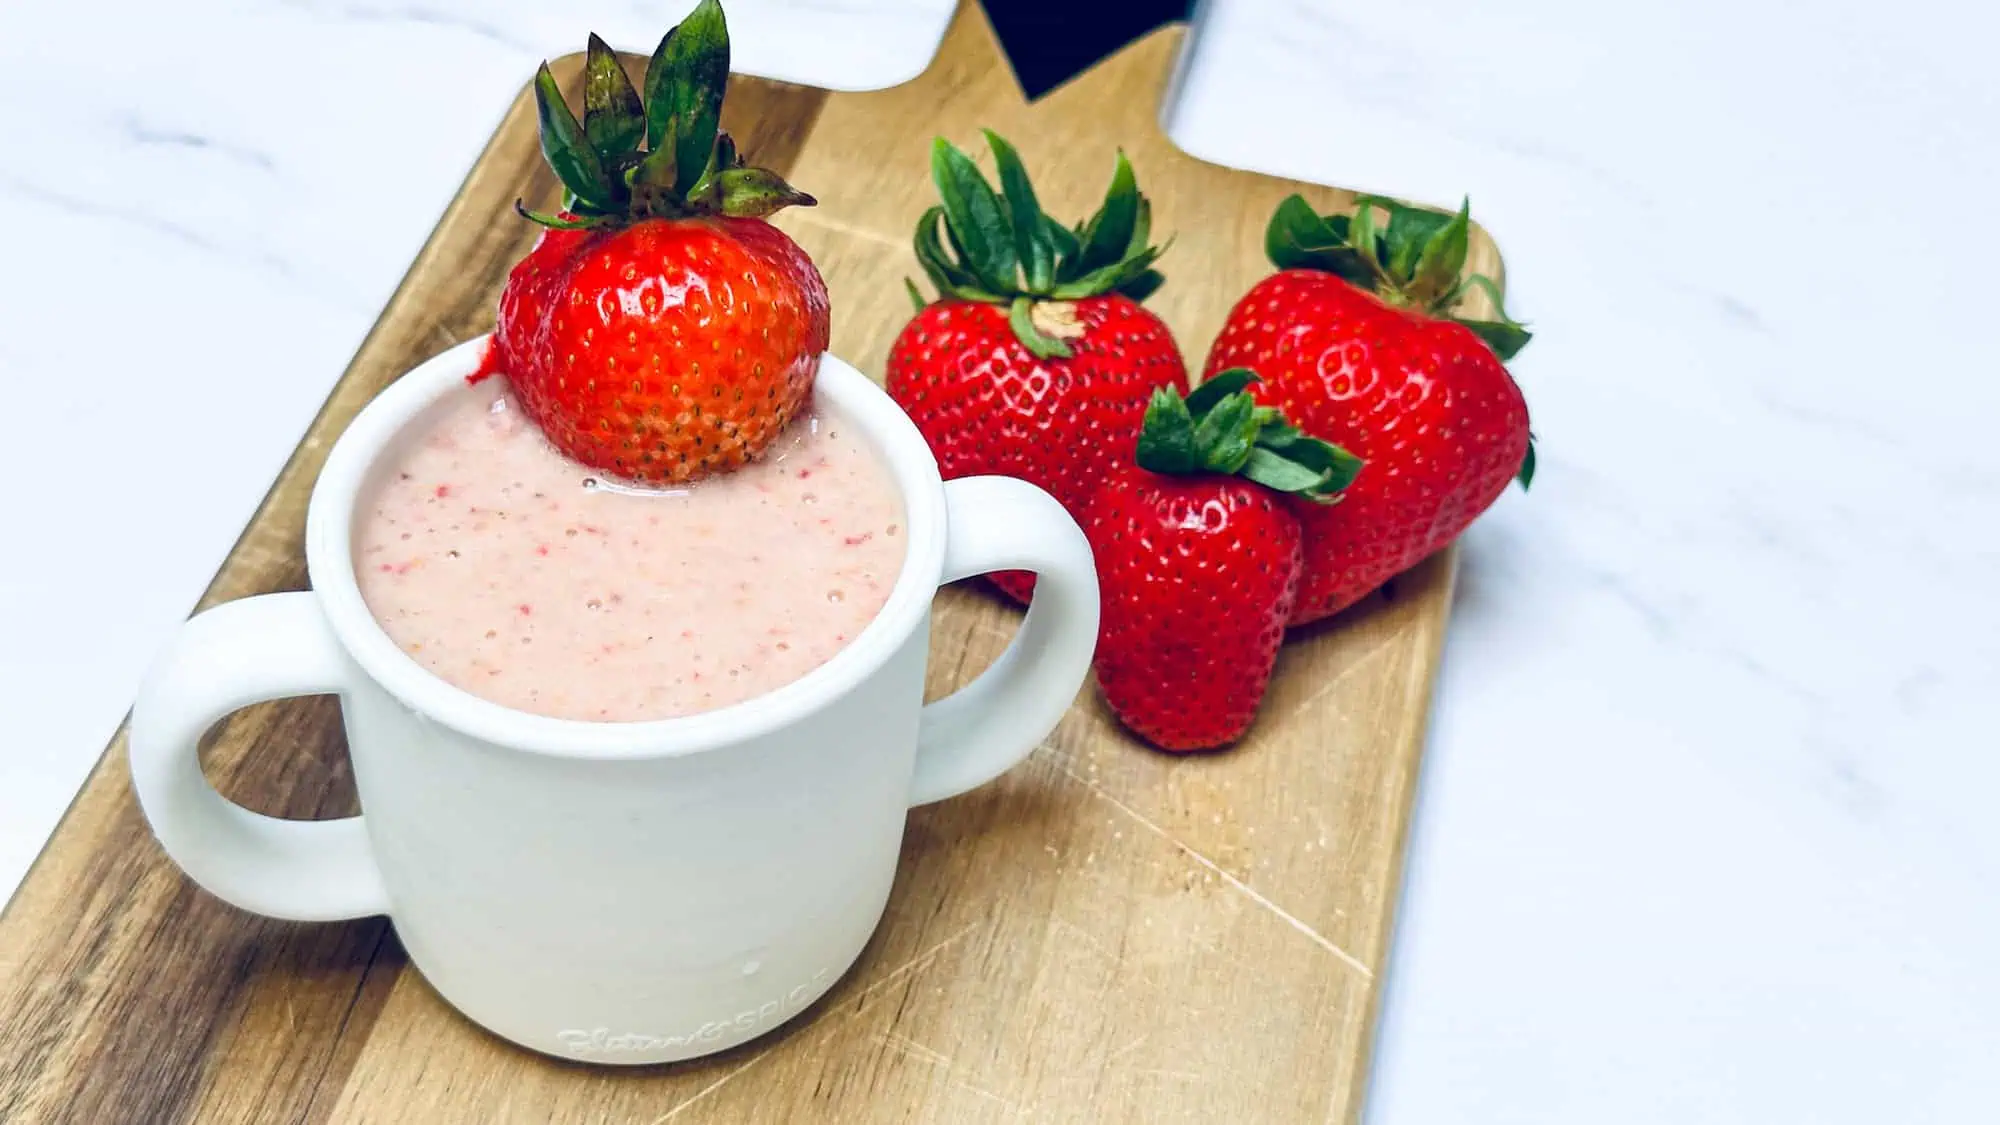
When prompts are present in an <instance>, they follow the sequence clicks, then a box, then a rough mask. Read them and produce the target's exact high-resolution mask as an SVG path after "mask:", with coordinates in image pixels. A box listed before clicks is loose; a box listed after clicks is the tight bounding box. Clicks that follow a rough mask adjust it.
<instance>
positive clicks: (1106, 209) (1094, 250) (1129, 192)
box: [1077, 149, 1139, 276]
mask: <svg viewBox="0 0 2000 1125" xmlns="http://www.w3.org/2000/svg"><path fill="white" fill-rule="evenodd" d="M1138 221H1139V181H1138V178H1137V177H1136V176H1134V175H1133V173H1132V162H1131V161H1129V160H1127V159H1125V150H1123V149H1120V150H1118V164H1117V167H1115V168H1113V169H1112V172H1111V186H1110V188H1108V189H1106V191H1105V193H1104V206H1103V207H1102V208H1100V209H1099V210H1098V212H1097V214H1095V215H1093V216H1091V218H1090V222H1089V223H1087V224H1086V225H1085V227H1084V232H1083V254H1082V256H1081V257H1080V258H1079V259H1078V261H1077V268H1078V269H1079V270H1080V271H1081V272H1082V273H1083V275H1085V276H1088V275H1089V274H1090V273H1091V272H1092V271H1093V270H1098V269H1102V268H1104V267H1106V266H1110V265H1113V264H1115V263H1116V262H1117V261H1118V260H1119V259H1121V258H1123V257H1125V253H1126V249H1127V248H1128V247H1130V246H1131V245H1132V232H1133V231H1134V230H1136V229H1137V228H1138Z"/></svg>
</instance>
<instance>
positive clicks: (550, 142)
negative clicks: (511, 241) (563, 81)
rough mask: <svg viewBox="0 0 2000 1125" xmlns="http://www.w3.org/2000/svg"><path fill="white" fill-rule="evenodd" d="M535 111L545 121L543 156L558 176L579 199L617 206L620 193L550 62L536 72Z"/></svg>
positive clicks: (598, 205)
mask: <svg viewBox="0 0 2000 1125" xmlns="http://www.w3.org/2000/svg"><path fill="white" fill-rule="evenodd" d="M535 113H536V116H537V117H538V118H539V119H540V122H541V132H542V156H543V158H545V159H546V160H547V161H548V162H549V167H550V168H551V169H553V170H554V171H555V174H556V178H557V179H559V180H561V181H562V184H563V186H564V187H565V188H567V189H568V190H569V192H570V194H572V195H574V196H575V197H576V199H577V201H578V202H581V203H585V204H589V205H590V206H592V207H596V208H598V209H600V210H610V209H611V208H612V207H613V206H615V205H616V204H617V202H618V201H617V198H616V195H617V193H616V191H615V190H614V189H613V187H612V184H611V181H610V178H609V177H607V176H606V175H605V174H604V163H603V161H601V160H599V159H598V158H597V150H596V149H595V148H592V147H591V144H590V140H589V138H587V137H585V136H584V133H583V126H581V125H578V124H577V121H576V116H575V115H574V114H572V113H571V112H570V111H569V106H568V104H566V103H565V102H564V101H563V96H562V88H561V87H559V86H557V85H556V79H555V75H553V74H550V73H549V64H547V63H543V64H542V67H541V69H540V70H538V71H536V72H535Z"/></svg>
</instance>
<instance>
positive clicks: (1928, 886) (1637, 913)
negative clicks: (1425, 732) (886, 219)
mask: <svg viewBox="0 0 2000 1125" xmlns="http://www.w3.org/2000/svg"><path fill="white" fill-rule="evenodd" d="M166 7H171V8H172V9H173V11H172V12H171V14H170V13H168V12H166V11H163V10H161V9H163V8H166ZM685 7H687V4H686V3H685V0H658V2H657V3H644V2H639V3H629V4H621V3H613V2H610V0H581V2H577V3H571V4H564V5H552V4H530V3H527V2H525V0H504V2H494V0H488V2H484V3H476V2H474V0H283V2H270V3H264V4H254V5H253V4H249V3H230V2H227V0H188V2H186V3H181V4H176V5H171V6H160V5H146V4H141V3H138V2H136V0H97V2H96V3H94V4H92V5H89V6H87V8H86V9H85V10H86V11H88V13H89V14H90V18H89V19H88V20H82V21H80V20H79V19H78V17H77V16H76V15H75V14H72V13H59V12H58V11H57V10H56V8H57V6H55V5H52V4H46V3H44V4H39V5H29V4H25V3H23V4H14V5H9V6H7V7H6V8H5V9H0V101H4V104H6V105H8V106H9V107H10V108H12V109H13V110H14V112H13V113H12V114H10V121H9V127H8V130H7V139H8V143H7V144H6V145H4V146H0V205H3V206H4V210H5V214H6V215H7V216H8V218H9V220H10V223H9V228H10V229H9V237H8V250H7V253H6V255H5V258H4V260H5V262H6V265H7V268H6V269H5V270H4V271H0V389H3V390H4V392H5V394H4V399H0V401H4V404H5V409H6V410H7V412H8V414H9V421H10V423H11V433H10V435H9V440H8V441H7V442H6V443H4V444H0V481H4V482H5V483H4V484H0V489H4V491H0V502H4V505H5V507H4V512H5V520H6V526H7V527H9V528H10V529H12V530H10V531H9V532H8V533H7V534H6V535H5V536H4V538H3V539H0V548H4V549H0V894H4V893H6V892H7V891H8V889H9V888H11V886H12V885H13V883H14V881H15V880H16V879H17V878H18V877H19V875H20V874H21V873H22V872H23V871H24V870H25V869H26V866H27V864H28V863H29V862H30V861H31V860H32V858H33V855H34V853H35V851H36V850H37V849H38V848H39V846H40V844H41V842H42V840H43V838H44V837H45V836H46V833H47V832H48V830H49V829H50V828H51V827H52V826H53V824H54V821H55V819H56V818H57V817H58V816H59V815H60V813H61V811H62V808H63V806H64V804H65V803H66V802H67V800H68V798H69V796H70V794H71V793H72V792H73V791H74V788H75V786H76V785H77V783H78V782H79V781H80V780H81V778H82V776H83V773H84V771H85V770H86V769H87V768H88V766H89V764H90V762H91V761H92V759H93V758H94V756H95V754H96V753H97V751H98V749H99V747H100V746H101V744H102V742H103V740H104V738H105V736H106V735H107V734H109V733H110V731H111V730H112V728H113V727H114V726H115V725H116V723H117V721H118V718H119V716H120V713H121V712H122V710H123V708H124V707H125V705H126V703H127V701H128V700H129V697H130V695H131V692H132V688H133V686H134V684H135V683H136V681H137V678H138V676H139V674H140V671H141V670H142V668H143V666H144V664H145V662H146V660H147V659H148V658H149V657H150V655H151V653H152V652H153V650H154V648H155V647H156V646H157V644H158V643H159V642H160V641H161V640H162V639H163V638H164V637H165V635H166V634H167V633H168V632H169V630H170V629H171V628H172V626H173V624H174V622H175V621H176V620H177V619H178V618H179V617H180V616H181V615H182V614H183V613H184V612H185V611H186V609H187V607H188V605H189V604H190V603H191V602H192V600H193V598H194V597H195V595H196V593H197V592H198V591H199V590H200V588H201V586H202V585H203V583H204V582H205V580H206V579H207V577H208V575H209V574H210V573H211V572H212V571H213V569H214V567H215V565H216V563H217V562H218V561H219V559H220V558H221V556H222V554H223V553H224V551H225V550H226V549H227V547H228V544H229V542H230V540H231V538H232V536H233V535H234V533H235V532H236V530H237V529H238V528H239V527H240V526H241V525H242V523H243V521H244V519H245V518H246V517H247V515H248V514H249V512H250V511H251V509H252V507H253V506H254V505H255V503H256V501H257V499H258V498H259V496H260V495H261V493H262V491H263V489H264V487H265V485H266V483H267V482H268V481H269V479H270V477H271V475H272V474H273V472H274V471H275V470H276V468H277V467H278V465H279V464H280V462H281V461H282V459H283V457H284V456H285V454H286V452H287V451H288V450H289V449H290V448H291V446H292V445H293V443H294V441H295V440H296V438H297V435H298V434H299V432H300V431H301V430H302V429H303V427H304V426H305V424H306V422H307V421H308V420H309V418H310V417H311V415H312V412H313V410H314V409H315V407H316V406H317V405H318V403H319V401H320V399H321V397H322V396H323V394H324V392H325V390H326V388H327V386H328V385H329V384H330V382H331V381H332V379H333V378H334V377H335V375H336V374H337V373H338V371H339V370H340V368H341V366H342V364H343V363H344V361H345V360H346V358H347V356H348V355H349V354H351V352H352V351H353V349H354V347H355V346H356V344H358V342H359V341H360V338H361V336H362V334H363V332H365V330H366V329H367V326H368V324H369V323H370V321H371V319H372V317H373V316H374V314H375V312H376V310H377V309H378V308H379V307H380V305H381V303H382V302H383V300H384V299H385V298H386V297H387V295H388V294H389V292H390V290H391V289H392V288H393V287H394V285H395V284H396V282H397V281H398V279H399V277H400V274H401V271H402V268H403V267H404V265H405V264H406V263H407V262H408V260H409V258H410V256H411V254H412V253H413V252H414V251H415V249H416V247H417V246H418V245H419V243H420V242H421V240H422V238H423V236H424V235H425V234H426V233H427V232H428V231H429V229H430V227H431V224H432V223H433V221H434V220H435V218H436V216H437V214H438V212H439V210H440V209H441V207H442V205H443V203H444V201H445V200H446V199H447V198H449V196H450V195H451V193H452V192H453V190H455V189H456V187H457V184H458V181H459V178H460V177H461V175H462V174H463V172H464V170H465V168H466V167H467V166H468V165H469V164H470V162H471V160H472V158H473V156H474V155H475V153H476V152H477V151H478V148H479V146H480V145H481V144H482V143H483V142H484V140H485V138H486V136H487V133H488V131H489V130H490V127H491V126H492V124H493V122H494V120H495V119H496V118H497V115H498V113H499V112H500V109H501V107H502V106H504V105H505V103H506V99H507V98H508V97H509V96H510V95H511V94H512V93H513V92H514V91H515V90H516V89H517V88H518V86H519V84H520V82H521V80H522V77H523V75H524V74H525V73H526V71H527V69H528V68H529V67H530V66H531V65H532V64H533V63H534V61H536V60H537V59H539V58H540V57H542V56H544V55H548V54H554V53H559V52H562V51H566V50H569V49H571V48H572V47H573V45H574V42H575V40H576V39H577V36H578V33H579V31H580V29H582V28H584V27H595V28H597V29H599V30H600V31H602V32H604V33H605V34H606V35H607V36H608V37H610V38H611V39H612V40H613V41H614V42H618V43H620V44H622V45H636V46H644V45H646V44H648V43H649V42H650V40H651V38H652V36H653V35H654V34H655V33H656V32H657V29H658V28H659V27H661V26H664V24H665V23H666V22H669V21H670V20H671V19H672V18H673V17H674V16H676V15H678V14H679V12H680V11H681V10H683V9H685ZM948 8H949V2H948V0H848V2H835V0H821V2H818V3H813V2H809V0H734V2H733V3H732V6H731V14H732V18H733V19H734V20H735V21H736V26H737V29H738V31H737V38H738V40H739V42H740V43H741V44H742V48H741V51H740V53H739V59H740V60H741V61H742V63H743V64H744V65H745V67H746V68H747V69H752V70H756V71H759V72H763V73H770V74H775V75H779V76H783V77H790V78H795V79H801V80H809V81H816V82H819V83H822V84H832V85H840V86H868V85H880V84H886V83H889V82H893V81H895V80H897V79H899V78H901V77H903V76H907V75H908V74H911V73H913V72H914V71H916V70H917V69H919V68H920V67H921V65H922V61H923V59H924V57H925V56H926V55H927V54H928V52H929V50H930V49H931V45H932V44H933V42H934V41H935V39H936V36H937V34H938V31H939V30H940V28H941V25H942V21H943V18H944V15H945V13H946V11H947V10H948ZM1787 9H1794V6H1791V5H1785V4H1781V3H1780V2H1779V0H1737V2H1734V3H1725V2H1724V0H1686V2H1683V3H1679V4H1666V5H1651V6H1648V7H1645V8H1640V7H1636V6H1633V5H1618V4H1603V3H1585V2H1583V0H1520V2H1519V3H1514V4H1508V5H1490V4H1478V3H1474V2H1473V0H1404V2H1401V3H1397V4H1393V5H1380V4H1364V3H1361V2H1360V0H1211V2H1210V3H1208V4H1207V5H1206V6H1205V12H1204V20H1203V25H1202V27H1201V29H1200V34H1199V35H1198V36H1197V38H1196V40H1195V46H1194V48H1193V53H1192V57H1191V63H1190V66H1189V69H1188V73H1187V77H1186V80H1185V82H1184V84H1183V85H1182V87H1181V90H1180V96H1179V98H1178V100H1177V101H1176V102H1175V104H1174V105H1173V106H1172V107H1170V108H1169V109H1168V110H1167V111H1166V112H1167V115H1168V119H1169V120H1170V122H1171V123H1172V127H1173V131H1174V133H1175V135H1176V136H1177V137H1178V138H1179V139H1180V140H1181V141H1182V142H1183V143H1184V144H1186V145H1187V146H1188V147H1189V148H1190V149H1191V150H1193V151H1195V152H1197V153H1200V154H1202V155H1206V156H1209V157H1211V158H1215V159H1219V160H1223V161H1224V162H1227V163H1234V164H1240V165H1245V166H1249V167H1256V168H1260V169H1264V170H1269V171H1275V172H1280V173H1285V174H1289V175H1294V176H1300V177H1305V178H1318V179H1325V180H1328V181H1331V182H1338V183H1342V184H1349V185H1354V186H1361V187H1367V188H1371V189H1375V190H1381V191H1388V192H1396V193H1402V194H1407V195H1412V196H1416V197H1419V198H1426V199H1431V200H1437V201H1445V200H1451V199H1455V198H1456V196H1457V195H1458V194H1459V193H1460V192H1461V191H1469V192H1470V193H1471V194H1472V197H1473V201H1474V206H1475V213H1476V214H1477V215H1478V216H1479V217H1480V218H1481V219H1483V220H1484V222H1485V223H1486V225H1487V226H1488V227H1489V228H1491V229H1492V230H1493V231H1494V232H1495V234H1496V236H1497V237H1498V238H1499V239H1500V242H1501V244H1502V247H1503V249H1504V250H1505V251H1506V252H1507V255H1508V259H1509V264H1510V270H1511V282H1512V288H1513V291H1514V292H1515V294H1516V295H1517V297H1516V304H1517V308H1516V311H1517V313H1519V314H1520V315H1522V316H1524V317H1525V318H1527V319H1530V320H1532V321H1533V322H1534V324H1535V327H1536V329H1537V330H1538V332H1539V333H1540V336H1539V338H1538V339H1537V340H1536V342H1535V343H1534V344H1533V345H1532V346H1531V347H1530V348H1529V350H1528V351H1527V352H1526V353H1524V355H1523V356H1522V358H1521V360H1520V361H1519V362H1518V363H1517V364H1516V370H1517V374H1518V375H1519V377H1520V378H1521V380H1522V382H1523V384H1524V385H1525V386H1526V388H1527V391H1528V396H1529V402H1530V404H1531V406H1532V408H1533V410H1534V414H1535V419H1536V428H1537V431H1538V432H1539V433H1540V434H1541V437H1542V445H1541V449H1542V458H1541V461H1542V465H1541V477H1540V479H1539V481H1538V482H1537V485H1536V488H1535V491H1534V493H1533V494H1532V495H1531V496H1520V495H1510V496H1509V497H1508V498H1507V499H1506V500H1504V501H1503V502H1502V503H1501V504H1500V505H1499V506H1498V507H1497V508H1496V509H1495V510H1494V511H1493V512H1492V513H1491V514H1490V515H1489V516H1488V517H1487V518H1486V519H1485V520H1484V521H1482V523H1481V524H1480V525H1479V526H1478V527H1477V528H1476V529H1475V530H1474V531H1473V532H1472V533H1471V535H1470V536H1469V539H1468V545H1467V554H1466V569H1465V574H1464V578H1463V593H1462V596H1461V599H1460V604H1459V606H1458V609H1457V613H1456V616H1455V618H1454V622H1453V628H1452V638H1451V647H1450V651H1449V657H1448V661H1447V669H1446V675H1445V677H1444V681H1443V685H1442V689H1441V696H1440V699H1439V704H1438V712H1437V721H1436V726H1435V734H1434V738H1433V745H1432V750H1431V757H1430V761H1429V765H1428V769H1427V775H1426V779H1425V787H1424V790H1423V794H1422V797H1421V804H1420V811H1419V820H1418V829H1417V834H1416V839H1415V844H1414V852H1413V856H1412V869H1411V880H1410V886H1409V890H1408V894H1407V899H1406V903H1405V907H1404V913H1403V922H1402V926H1401V929H1400V933H1399V937H1398V943H1397V950H1396V959H1395V963H1394V967H1393V972H1392V976H1391V988H1390V991H1389V997H1388V1004H1387V1011H1386V1016H1385V1021H1384V1027H1383V1035H1382V1043H1381V1052H1380V1057H1379V1062H1378V1066H1377V1070H1376V1084H1375V1092H1374V1096H1373V1100H1372V1105H1371V1114H1370V1116H1371V1119H1372V1120H1376V1121H1380V1122H1386V1123H1391V1125H1404V1123H1431V1122H1438V1123H1446V1122H1451V1123H1456V1122H1468V1121H1477V1122H1481V1123H1492V1125H1501V1123H1514V1122H1537V1123H1540V1122H1563V1123H1569V1122H1574V1123H1576V1125H1601V1123H1603V1122H1608V1121H1616V1122H1620V1123H1621V1125H1651V1123H1660V1125H1666V1123H1673V1125H1682V1123H1686V1122H1695V1121H1700V1122H1729V1123H1736V1122H1742V1123H1756V1125H1768V1123H1773V1122H1793V1121H1798V1122H1839V1123H1849V1122H1852V1123H1854V1125H1863V1123H1867V1125H1875V1123H1878V1122H1884V1121H1894V1122H1898V1123H1919V1122H1973V1121H1989V1120H1994V1119H1995V1115H1996V1114H2000V1065H1996V1064H1995V1062H1994V1060H1995V1058H1996V1056H2000V964H1996V956H1995V950H2000V818H1995V817H1994V816H1993V815H1991V814H1990V813H1989V812H1988V809H1989V807H1990V806H1991V805H1992V804H1993V803H1994V801H1995V799H1996V796H2000V758H1996V754H1995V750H1996V748H2000V738H1996V737H1995V734H1994V728H1995V725H1996V724H1995V720H1996V719H2000V703H1996V688H2000V595H1996V594H1995V592H1994V590H1993V588H1992V586H1993V583H1994V582H1995V580H1996V579H2000V443H1996V441H1995V439H1994V431H1995V429H1996V423H1995V421H1994V420H1995V418H1996V417H2000V364H1996V363H1995V362H1994V360H1993V358H1992V354H1991V352H1990V351H1988V350H1986V348H1985V345H1986V344H1987V334H1986V332H1985V325H1984V323H1983V320H1982V318H1981V316H1980V312H1981V311H1982V310H1983V308H1984V307H1985V306H1987V305H1988V304H1990V302H1991V297H1990V295H1989V294H1990V289H1991V286H1992V284H1993V283H1992V281H1991V279H1990V271H1991V268H1992V267H1991V264H1990V263H1991V262H1992V260H1993V258H1994V254H1993V250H1994V248H1995V245H1996V242H2000V240H1996V238H1995V235H1994V233H1993V229H1994V228H1993V224H1992V222H1991V220H1990V219H1988V218H1987V217H1986V216H1985V215H1984V210H1983V209H1984V206H1985V197H1986V195H1987V194H1989V193H1990V192H1991V190H1992V188H1993V186H1994V184H1995V183H2000V156H1996V154H2000V124H1997V123H2000V78H1997V77H1995V72H1994V71H1993V70H1992V68H1991V66H1990V65H1989V61H1988V54H1989V47H1990V44H1991V42H1992V41H1993V38H1994V32H1995V31H1996V30H2000V27H1996V26H1995V25H1996V19H1995V17H1994V16H1993V15H1991V14H1990V13H1988V12H1986V11H1984V10H1979V9H1975V8H1973V7H1971V6H1966V5H1960V4H1954V3H1949V2H1947V0H1913V2H1912V3H1906V4H1901V5H1896V6H1879V5H1864V4H1860V3H1854V2H1845V3H1839V4H1829V5H1819V6H1816V10H1815V13H1814V14H1813V15H1812V16H1810V17H1806V18H1802V17H1800V16H1798V15H1795V14H1788V13H1787ZM1794 10H1796V9H1794ZM829 43H834V44H839V50H838V51H836V52H828V51H827V50H826V49H825V47H826V45H827V44H829ZM65 45H67V46H65ZM260 83H261V84H264V85H265V86H267V87H268V88H269V89H270V90H271V91H272V97H270V98H268V99H256V98H245V97H244V96H243V94H242V90H243V89H244V87H245V86H246V85H255V84H260ZM371 154H372V157H373V160H374V163H373V164H372V165H371V164H370V163H369V159H370V157H371ZM0 955H4V951H0Z"/></svg>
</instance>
